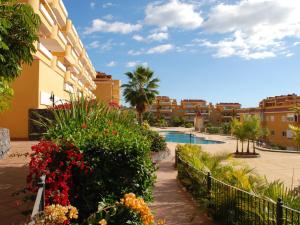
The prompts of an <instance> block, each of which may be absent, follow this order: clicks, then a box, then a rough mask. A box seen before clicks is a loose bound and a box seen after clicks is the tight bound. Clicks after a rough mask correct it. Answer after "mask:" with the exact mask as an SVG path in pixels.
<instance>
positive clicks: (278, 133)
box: [239, 94, 300, 150]
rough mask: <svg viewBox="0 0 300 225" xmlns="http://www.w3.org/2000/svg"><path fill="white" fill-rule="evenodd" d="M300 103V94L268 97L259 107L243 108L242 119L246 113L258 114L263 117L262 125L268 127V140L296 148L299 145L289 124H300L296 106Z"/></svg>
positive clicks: (289, 147) (292, 148) (291, 148)
mask: <svg viewBox="0 0 300 225" xmlns="http://www.w3.org/2000/svg"><path fill="white" fill-rule="evenodd" d="M298 105H300V96H297V95H295V94H290V95H282V96H275V97H268V98H266V99H263V100H262V101H261V102H260V103H259V107H257V108H251V109H241V110H240V112H239V113H240V116H241V120H243V119H244V117H245V116H246V115H256V116H259V117H260V119H261V125H262V127H264V128H266V129H268V131H269V136H268V137H267V142H269V143H270V144H276V145H278V146H282V147H284V148H287V149H290V150H295V149H296V148H297V145H296V143H295V141H294V140H293V137H294V134H293V131H292V130H290V128H289V125H295V126H299V115H298V114H297V113H296V112H295V110H294V107H296V106H298Z"/></svg>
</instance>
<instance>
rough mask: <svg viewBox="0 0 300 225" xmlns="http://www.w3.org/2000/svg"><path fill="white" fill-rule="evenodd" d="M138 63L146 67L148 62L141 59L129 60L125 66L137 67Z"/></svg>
mask: <svg viewBox="0 0 300 225" xmlns="http://www.w3.org/2000/svg"><path fill="white" fill-rule="evenodd" d="M138 65H142V66H145V67H147V66H148V63H147V62H141V61H130V62H127V64H126V67H128V68H131V67H137V66H138Z"/></svg>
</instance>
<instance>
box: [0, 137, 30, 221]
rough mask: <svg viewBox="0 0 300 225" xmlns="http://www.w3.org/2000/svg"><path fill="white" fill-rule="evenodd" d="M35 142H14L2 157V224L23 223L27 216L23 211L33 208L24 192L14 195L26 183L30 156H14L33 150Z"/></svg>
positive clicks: (0, 201) (0, 211) (0, 196)
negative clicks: (26, 200) (25, 200)
mask: <svg viewBox="0 0 300 225" xmlns="http://www.w3.org/2000/svg"><path fill="white" fill-rule="evenodd" d="M33 144H35V142H29V141H18V142H12V148H11V149H10V151H9V152H8V153H7V154H6V155H5V156H4V158H3V159H0V225H12V224H22V222H24V221H25V219H26V218H27V217H26V216H24V215H23V214H22V213H23V212H24V211H25V210H28V209H32V202H30V203H24V202H23V198H24V194H21V195H18V196H13V195H14V193H16V192H18V191H19V190H21V189H23V188H24V187H25V185H26V176H27V174H28V167H27V164H28V162H29V158H28V157H24V156H19V157H17V156H14V157H12V156H13V155H14V154H16V153H19V154H24V153H27V152H30V151H31V146H32V145H33Z"/></svg>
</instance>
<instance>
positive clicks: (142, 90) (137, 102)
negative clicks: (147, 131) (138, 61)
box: [122, 66, 159, 124]
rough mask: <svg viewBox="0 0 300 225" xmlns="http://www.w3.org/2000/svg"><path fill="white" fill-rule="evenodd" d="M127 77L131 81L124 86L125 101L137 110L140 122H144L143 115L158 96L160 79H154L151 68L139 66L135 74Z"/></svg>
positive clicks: (131, 73)
mask: <svg viewBox="0 0 300 225" xmlns="http://www.w3.org/2000/svg"><path fill="white" fill-rule="evenodd" d="M125 75H126V76H127V77H128V79H129V81H128V83H127V84H123V85H122V87H123V88H124V97H125V101H126V102H129V103H130V105H131V106H133V107H135V108H136V111H137V115H138V121H139V123H140V124H142V122H143V113H144V112H145V110H146V108H147V106H148V105H151V104H152V103H153V101H154V100H155V97H156V95H158V91H157V88H158V87H159V85H158V83H159V79H158V78H154V77H153V75H154V72H153V71H152V70H151V69H150V68H149V67H143V66H138V67H137V68H136V69H135V70H134V71H133V72H127V73H125Z"/></svg>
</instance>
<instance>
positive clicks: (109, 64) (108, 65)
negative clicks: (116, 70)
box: [106, 61, 117, 67]
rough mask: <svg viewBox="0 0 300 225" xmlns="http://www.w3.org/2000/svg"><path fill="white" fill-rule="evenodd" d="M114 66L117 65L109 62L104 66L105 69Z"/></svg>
mask: <svg viewBox="0 0 300 225" xmlns="http://www.w3.org/2000/svg"><path fill="white" fill-rule="evenodd" d="M116 65H117V63H116V62H115V61H110V62H109V63H107V64H106V66H107V67H114V66H116Z"/></svg>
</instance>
